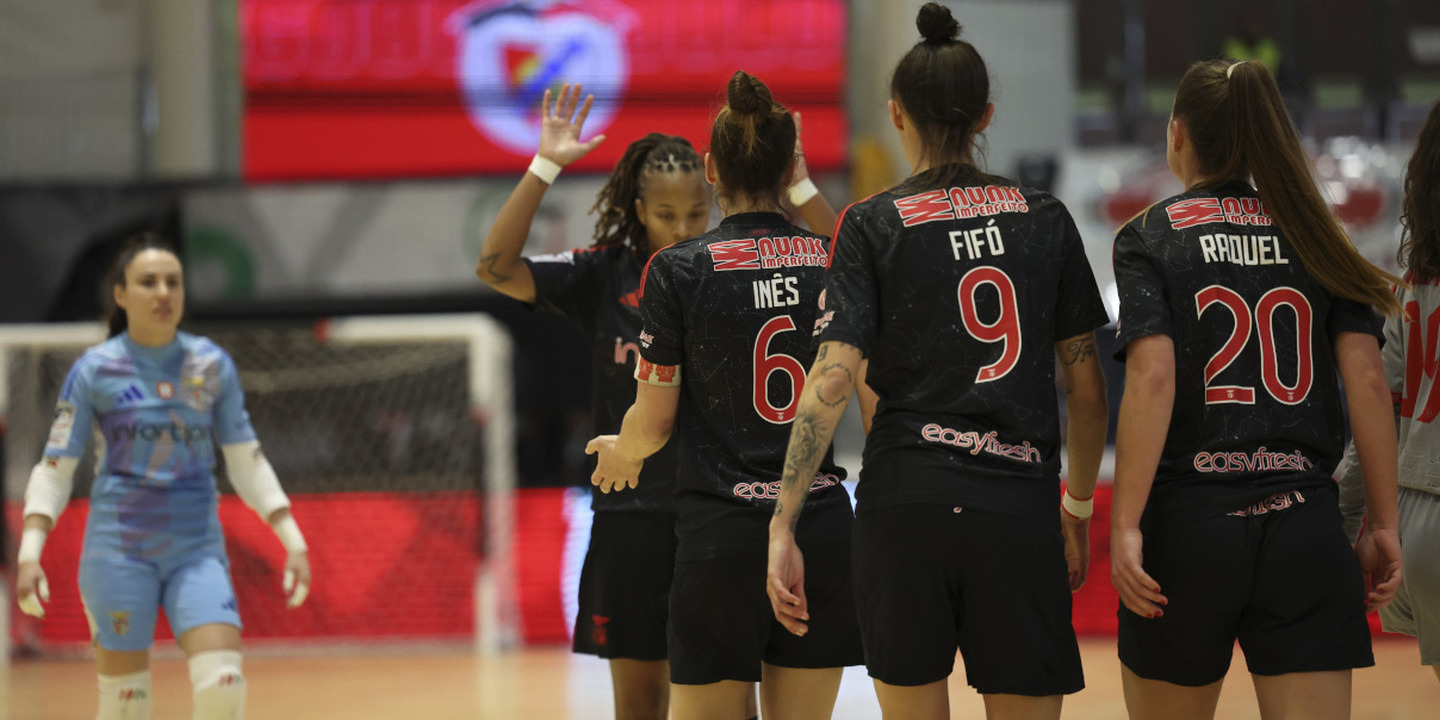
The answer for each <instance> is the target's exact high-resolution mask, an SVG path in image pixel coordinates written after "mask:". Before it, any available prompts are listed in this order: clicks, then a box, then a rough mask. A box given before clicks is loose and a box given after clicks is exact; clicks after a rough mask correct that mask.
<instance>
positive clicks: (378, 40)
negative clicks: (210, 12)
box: [240, 0, 848, 180]
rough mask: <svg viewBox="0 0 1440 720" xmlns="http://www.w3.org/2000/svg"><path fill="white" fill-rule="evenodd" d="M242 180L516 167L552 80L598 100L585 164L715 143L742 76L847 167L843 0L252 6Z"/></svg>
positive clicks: (270, 0)
mask: <svg viewBox="0 0 1440 720" xmlns="http://www.w3.org/2000/svg"><path fill="white" fill-rule="evenodd" d="M240 15H241V17H240V23H241V38H242V41H241V42H242V53H243V60H242V63H243V68H244V70H243V72H244V85H245V113H244V121H243V122H244V160H243V162H244V174H245V177H246V179H247V180H289V179H320V178H372V177H405V176H426V175H462V174H475V173H519V172H522V171H523V170H524V168H525V167H526V163H527V161H528V159H529V158H530V156H532V155H533V154H534V152H535V148H536V146H537V144H538V141H539V118H538V115H539V107H540V99H541V96H542V94H543V92H544V91H545V90H546V89H558V88H559V87H560V85H561V84H562V83H565V82H580V83H583V84H584V86H585V90H586V92H587V93H594V94H595V97H596V101H595V106H594V108H593V109H592V110H591V112H590V116H589V119H588V120H587V122H586V125H585V136H586V137H587V138H588V137H590V136H593V135H595V134H599V133H604V134H605V135H606V136H607V138H608V139H607V140H606V142H605V143H604V144H602V145H601V146H600V147H599V148H597V149H596V150H595V151H594V152H592V153H590V154H589V155H588V156H586V157H585V158H584V159H582V160H580V161H578V162H576V163H575V164H574V165H573V166H572V167H573V169H576V170H582V171H591V172H608V171H609V170H610V169H611V167H613V165H614V164H615V162H616V161H617V160H618V159H619V158H620V155H621V154H622V153H623V152H624V149H625V146H626V145H627V144H628V143H630V142H631V141H633V140H635V139H637V138H639V137H641V136H642V135H644V134H646V133H649V132H664V133H671V134H678V135H683V136H685V137H687V138H689V139H690V141H691V142H692V143H693V144H695V146H696V148H697V149H700V150H701V151H702V152H703V151H704V149H705V147H706V145H707V144H708V142H709V127H710V121H711V118H712V116H713V114H714V113H715V111H716V110H718V109H719V107H720V106H721V105H722V104H723V102H724V89H725V85H726V82H727V81H728V80H729V78H730V75H731V74H732V73H734V72H735V71H736V70H742V69H743V70H746V71H747V72H750V73H752V74H754V75H756V76H758V77H759V78H760V79H762V80H764V81H765V82H766V84H768V85H769V86H770V89H771V91H772V93H773V95H774V96H775V98H776V100H778V101H780V102H781V103H784V104H785V105H787V106H788V107H790V108H791V109H794V110H799V111H801V112H802V113H803V119H804V142H805V151H806V159H807V161H808V162H809V164H810V166H811V167H812V168H814V169H817V170H827V169H836V168H839V167H841V166H843V164H844V163H845V160H846V143H847V136H848V129H847V127H846V118H845V111H844V80H845V38H846V15H845V2H844V0H696V1H695V2H685V3H675V2H671V1H670V0H586V1H580V0H576V1H571V2H566V1H561V0H478V1H476V2H465V1H463V0H241V3H240Z"/></svg>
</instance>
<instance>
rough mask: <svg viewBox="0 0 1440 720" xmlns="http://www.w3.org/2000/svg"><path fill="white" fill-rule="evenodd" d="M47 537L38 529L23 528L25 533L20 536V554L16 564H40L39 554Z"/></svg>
mask: <svg viewBox="0 0 1440 720" xmlns="http://www.w3.org/2000/svg"><path fill="white" fill-rule="evenodd" d="M49 535H50V533H48V532H46V531H44V530H41V529H40V528H25V532H23V533H21V534H20V554H19V557H17V558H16V560H17V561H18V562H17V563H16V564H17V565H18V564H21V563H29V562H33V563H38V562H40V553H41V552H42V551H44V550H45V538H46V537H48V536H49Z"/></svg>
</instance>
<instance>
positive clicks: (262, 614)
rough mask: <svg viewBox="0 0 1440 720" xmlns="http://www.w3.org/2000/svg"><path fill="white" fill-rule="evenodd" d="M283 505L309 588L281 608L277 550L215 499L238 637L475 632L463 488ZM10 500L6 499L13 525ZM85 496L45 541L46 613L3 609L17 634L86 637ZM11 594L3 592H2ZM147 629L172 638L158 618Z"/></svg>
mask: <svg viewBox="0 0 1440 720" xmlns="http://www.w3.org/2000/svg"><path fill="white" fill-rule="evenodd" d="M291 502H292V512H294V514H295V518H296V520H297V521H298V522H299V524H300V527H301V529H302V530H303V531H304V532H305V540H306V543H307V544H308V545H309V546H310V550H309V555H310V569H311V573H312V575H313V577H314V582H313V584H312V585H311V589H310V596H309V598H308V599H307V600H306V601H305V604H304V605H302V606H301V607H299V608H296V609H294V610H289V609H287V608H286V607H285V594H284V592H283V591H282V589H281V574H282V571H283V570H284V567H285V550H284V548H282V547H281V546H280V541H279V540H276V539H275V535H274V533H272V532H271V531H270V528H269V526H267V525H266V524H265V523H264V521H262V520H261V519H260V518H259V516H257V515H256V514H255V513H254V512H253V511H252V510H250V509H249V508H248V507H246V506H245V504H244V503H242V502H240V500H239V499H237V498H236V497H235V496H233V495H226V496H222V497H221V499H220V522H221V524H222V525H223V526H224V528H225V549H226V553H227V554H228V555H229V557H230V573H231V577H232V579H233V581H234V585H235V595H236V600H237V603H238V605H239V607H240V618H241V622H243V623H244V624H245V631H244V633H245V637H246V638H248V639H257V638H263V639H275V640H279V639H285V640H296V639H301V638H304V639H313V640H326V639H329V640H344V639H351V640H386V639H394V640H413V639H426V640H469V639H471V638H473V637H474V636H475V573H476V571H477V569H478V567H479V562H480V555H479V548H480V501H479V497H478V495H477V494H476V493H473V492H425V493H419V492H416V493H366V492H355V493H329V494H315V495H296V496H295V497H293V498H291ZM20 509H21V508H20V503H18V502H9V503H6V511H7V515H8V518H7V519H8V520H10V521H11V522H13V523H14V524H12V525H11V527H19V522H18V521H19V519H20V518H19V516H20ZM89 511H90V503H89V501H87V500H76V501H74V502H71V503H70V505H69V506H68V508H67V509H66V511H65V514H64V515H62V516H61V518H60V522H59V523H57V524H56V526H55V530H54V532H52V533H51V535H50V539H49V541H48V542H47V543H46V546H45V556H44V559H43V567H44V568H45V573H46V575H47V576H48V578H49V580H50V602H49V603H48V604H47V605H46V608H45V615H46V616H45V619H44V621H37V620H34V619H32V618H29V617H25V616H23V615H21V614H20V613H19V612H15V611H14V610H13V609H12V613H11V617H12V618H14V632H15V634H16V638H15V639H16V641H17V642H26V641H27V639H28V638H29V637H36V638H38V639H39V640H40V641H41V642H43V643H44V644H46V645H50V646H67V645H69V646H75V645H80V644H88V643H89V641H90V631H89V627H88V626H87V624H86V622H85V614H84V611H83V610H82V608H81V603H80V589H79V587H78V585H77V581H76V578H77V574H78V571H79V564H80V546H81V543H82V542H83V540H84V535H85V521H86V518H87V516H88V515H89ZM12 602H13V601H12ZM161 615H162V621H161V622H160V623H159V625H158V627H157V628H156V633H155V640H156V642H157V643H164V642H166V641H168V640H169V639H170V638H173V637H174V634H173V633H172V632H171V630H170V627H169V624H168V623H166V622H164V621H163V613H162V614H161Z"/></svg>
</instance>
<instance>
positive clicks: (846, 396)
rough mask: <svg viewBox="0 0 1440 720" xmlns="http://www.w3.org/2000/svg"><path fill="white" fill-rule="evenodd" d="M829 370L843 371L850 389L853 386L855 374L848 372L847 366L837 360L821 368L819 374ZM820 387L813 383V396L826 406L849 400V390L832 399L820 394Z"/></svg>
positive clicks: (819, 384)
mask: <svg viewBox="0 0 1440 720" xmlns="http://www.w3.org/2000/svg"><path fill="white" fill-rule="evenodd" d="M831 370H839V371H840V372H843V373H845V377H847V378H849V379H850V383H849V384H850V388H851V389H852V390H853V389H854V388H855V376H854V375H852V374H851V373H850V368H847V367H845V366H844V365H841V364H840V363H838V362H837V363H830V364H829V365H827V366H825V369H823V370H821V371H820V374H821V375H824V374H827V373H829V372H830V371H831ZM820 387H821V383H816V385H815V398H816V399H817V400H819V401H820V402H822V403H824V404H825V406H826V407H835V406H836V405H839V404H841V403H843V402H845V401H846V400H849V399H850V392H849V391H846V392H845V393H844V394H842V395H841V396H840V397H838V398H834V399H830V398H827V397H825V396H824V395H823V394H821V392H820ZM797 422H798V421H797Z"/></svg>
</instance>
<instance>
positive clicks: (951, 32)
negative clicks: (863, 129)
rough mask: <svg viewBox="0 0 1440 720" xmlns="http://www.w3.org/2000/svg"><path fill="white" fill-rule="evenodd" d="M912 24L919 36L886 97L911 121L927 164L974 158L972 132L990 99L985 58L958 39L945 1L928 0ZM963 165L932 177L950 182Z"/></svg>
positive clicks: (939, 182) (893, 76) (937, 182)
mask: <svg viewBox="0 0 1440 720" xmlns="http://www.w3.org/2000/svg"><path fill="white" fill-rule="evenodd" d="M915 27H916V28H918V29H919V30H920V36H921V38H922V39H921V41H920V42H918V43H915V47H912V48H910V51H909V52H907V53H905V57H903V58H901V59H900V63H899V64H898V65H896V66H895V72H894V73H892V74H891V75H890V97H891V99H893V100H894V101H895V102H897V103H899V104H900V107H901V108H904V110H905V114H906V115H907V116H909V118H910V122H912V123H914V124H915V130H916V132H917V133H918V134H919V136H920V145H921V158H920V160H921V161H922V162H924V163H925V164H927V165H929V166H930V167H936V166H940V165H950V164H954V163H973V158H974V154H975V152H974V150H975V136H976V135H977V134H978V133H979V125H980V121H981V119H982V118H984V117H985V106H986V105H987V104H989V102H990V72H989V71H988V70H987V69H986V68H985V60H984V59H983V58H981V57H980V53H978V52H976V50H975V46H973V45H971V44H970V43H968V42H965V41H964V40H961V39H960V23H959V22H957V21H956V20H955V18H954V16H952V15H951V14H950V8H947V7H945V6H944V5H939V4H936V3H933V2H932V3H926V4H925V6H924V7H922V8H920V13H919V14H918V15H917V16H916V17H915ZM961 171H963V168H952V169H951V170H949V171H947V172H945V173H944V174H943V175H944V177H936V178H934V179H933V183H934V184H935V185H936V186H941V185H948V184H950V182H951V181H953V180H954V179H955V177H956V176H957V175H958V174H959V173H960V172H961ZM908 184H909V183H906V184H904V185H902V186H901V187H906V186H907V185H908Z"/></svg>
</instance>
